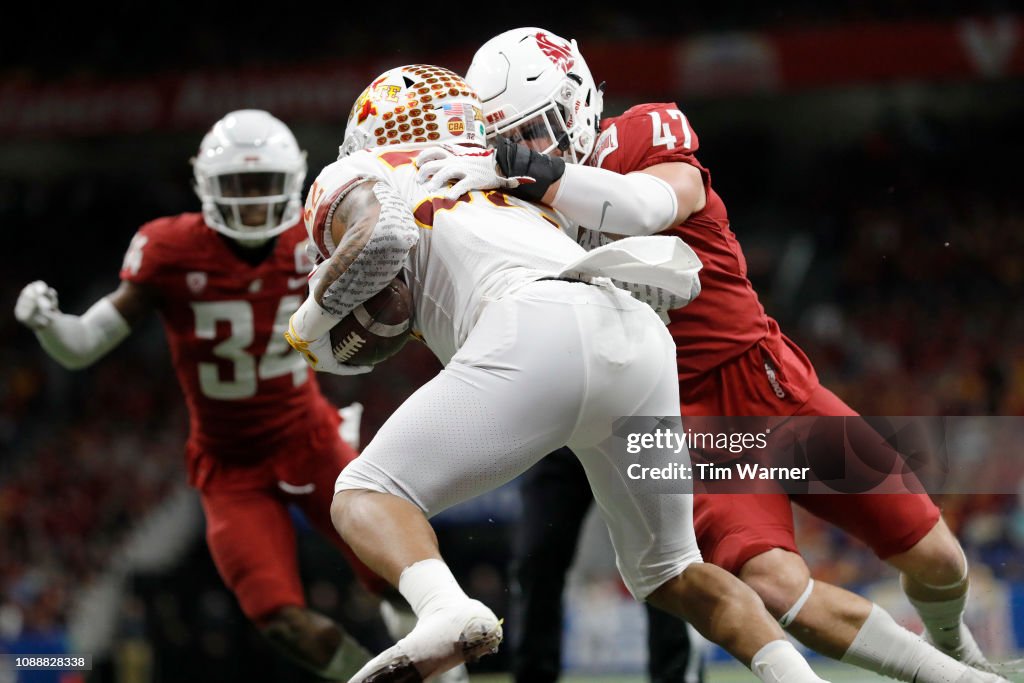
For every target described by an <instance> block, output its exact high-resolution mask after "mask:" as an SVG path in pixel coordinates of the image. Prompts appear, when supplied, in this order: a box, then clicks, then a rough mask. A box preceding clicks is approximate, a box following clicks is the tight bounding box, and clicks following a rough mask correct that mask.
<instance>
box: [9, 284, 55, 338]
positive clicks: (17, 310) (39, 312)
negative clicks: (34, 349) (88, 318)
mask: <svg viewBox="0 0 1024 683" xmlns="http://www.w3.org/2000/svg"><path fill="white" fill-rule="evenodd" d="M59 314H60V309H59V308H57V290H55V289H54V288H53V287H51V286H50V285H48V284H46V283H45V282H43V281H42V280H36V281H35V282H30V283H29V284H27V285H25V288H24V289H22V290H21V294H19V295H18V303H16V304H14V317H15V318H17V319H18V322H20V323H21V324H23V325H25V326H26V327H28V328H29V329H31V330H33V331H37V330H42V329H44V328H46V327H49V326H50V323H52V322H53V319H54V318H56V317H57V316H58V315H59Z"/></svg>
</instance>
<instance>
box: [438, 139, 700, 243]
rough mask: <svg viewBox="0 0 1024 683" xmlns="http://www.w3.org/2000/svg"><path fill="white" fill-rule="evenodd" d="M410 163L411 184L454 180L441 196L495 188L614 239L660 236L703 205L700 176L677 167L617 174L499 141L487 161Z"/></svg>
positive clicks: (458, 158)
mask: <svg viewBox="0 0 1024 683" xmlns="http://www.w3.org/2000/svg"><path fill="white" fill-rule="evenodd" d="M418 163H419V164H420V175H419V179H420V180H421V181H427V179H428V178H430V179H431V180H430V183H432V184H430V185H428V186H427V187H428V189H440V187H442V186H444V185H445V184H447V183H449V182H451V181H455V184H454V185H453V186H452V187H451V188H450V189H449V190H448V192H447V196H448V197H449V198H450V199H454V198H456V197H458V196H459V195H461V194H462V193H464V192H468V191H469V190H474V189H491V188H497V189H500V190H501V191H503V192H506V193H508V194H511V195H513V196H516V197H519V198H520V199H526V200H528V201H534V202H542V203H544V204H547V205H548V206H550V207H552V208H554V209H557V210H559V211H561V212H562V213H563V214H564V215H565V216H567V217H568V218H569V219H570V220H572V221H573V222H575V223H577V224H579V225H581V226H584V227H587V228H590V229H591V230H597V231H600V232H603V233H608V234H610V235H616V236H623V235H650V234H653V233H656V232H661V231H662V230H665V229H667V228H670V227H672V226H673V225H678V224H679V223H682V222H683V221H685V220H686V219H687V218H689V217H690V216H691V215H692V214H694V213H696V212H697V211H700V210H701V209H703V208H704V205H705V202H706V201H707V197H706V194H705V190H704V178H703V177H702V175H701V172H700V170H699V169H697V168H696V167H694V166H692V165H690V164H688V163H685V162H681V161H679V162H677V161H672V162H665V163H660V164H655V165H653V166H650V167H648V168H645V169H643V170H641V171H635V172H632V173H627V174H625V175H621V174H619V173H615V172H614V171H609V170H606V169H602V168H595V167H591V166H580V165H576V164H566V163H565V162H564V161H563V160H562V159H560V158H558V157H554V156H547V155H544V154H541V153H539V152H536V151H533V150H531V149H530V148H529V147H527V146H526V145H522V144H517V143H514V142H510V141H508V140H507V139H505V138H500V137H499V138H497V139H496V141H495V150H494V155H493V159H492V158H491V156H490V155H484V154H480V153H473V154H466V153H444V152H442V151H439V150H432V151H430V152H427V153H425V154H424V155H421V157H420V159H419V160H418ZM495 164H496V165H497V168H498V171H497V172H496V171H495V169H494V165H495Z"/></svg>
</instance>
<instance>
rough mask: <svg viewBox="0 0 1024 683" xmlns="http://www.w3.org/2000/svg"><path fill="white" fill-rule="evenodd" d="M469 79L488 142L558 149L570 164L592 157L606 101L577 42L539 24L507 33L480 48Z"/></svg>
mask: <svg viewBox="0 0 1024 683" xmlns="http://www.w3.org/2000/svg"><path fill="white" fill-rule="evenodd" d="M466 80H467V81H468V82H469V83H470V84H471V85H472V87H474V88H475V89H476V90H477V92H478V93H479V94H480V97H481V100H482V101H483V106H484V112H485V114H486V118H487V124H488V125H487V136H488V139H489V140H492V139H493V138H494V136H496V135H501V136H502V137H506V138H508V139H510V140H511V141H513V142H518V143H522V144H526V145H528V146H529V147H530V148H531V149H533V150H535V151H538V152H544V153H549V154H550V153H554V151H555V150H556V149H558V150H560V151H561V156H562V157H563V158H564V159H565V160H566V161H567V162H570V163H577V164H582V163H585V162H586V161H587V159H588V158H589V156H590V154H591V152H592V151H593V149H594V143H595V141H596V140H597V133H598V126H599V120H600V116H601V109H602V105H603V102H602V94H601V90H600V88H598V87H597V86H596V85H595V83H594V79H593V77H592V76H591V75H590V69H589V68H588V67H587V64H586V62H585V61H584V59H583V56H582V55H580V53H579V48H578V47H577V45H576V41H574V40H572V41H567V40H564V39H563V38H559V37H558V36H556V35H554V34H552V33H549V32H547V31H544V30H543V29H538V28H529V27H527V28H520V29H513V30H511V31H506V32H505V33H502V34H500V35H498V36H495V37H494V38H492V39H491V40H489V41H487V43H485V44H484V45H483V46H482V47H481V48H480V49H479V50H477V53H476V55H475V56H474V57H473V63H472V65H470V67H469V71H468V73H467V75H466Z"/></svg>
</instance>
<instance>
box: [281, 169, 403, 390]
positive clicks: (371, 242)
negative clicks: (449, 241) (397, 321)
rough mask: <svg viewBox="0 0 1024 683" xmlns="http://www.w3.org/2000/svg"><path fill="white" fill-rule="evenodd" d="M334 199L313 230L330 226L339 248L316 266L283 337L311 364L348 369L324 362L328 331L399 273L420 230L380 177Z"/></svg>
mask: <svg viewBox="0 0 1024 683" xmlns="http://www.w3.org/2000/svg"><path fill="white" fill-rule="evenodd" d="M336 201H337V202H338V204H337V206H336V207H333V210H332V211H328V212H323V215H325V216H327V217H329V218H325V219H324V220H325V222H326V223H327V224H325V225H320V226H317V225H314V226H312V229H313V231H314V232H315V231H317V230H330V233H331V237H332V240H333V242H334V244H337V245H338V247H337V248H336V249H335V250H334V253H332V254H331V255H330V257H329V258H328V259H327V260H326V261H325V262H324V263H323V264H321V265H320V267H319V268H318V269H317V272H316V274H315V275H314V280H313V282H312V283H311V286H310V294H309V296H308V297H307V298H306V300H305V301H304V302H303V303H302V305H301V306H300V307H299V310H297V311H296V312H295V314H294V315H293V316H292V318H291V321H290V323H289V330H288V333H287V334H286V335H285V337H286V338H287V339H288V343H289V344H291V345H292V346H293V347H294V348H295V349H297V350H298V351H299V352H301V353H302V354H303V356H305V358H306V360H307V361H308V362H309V363H310V365H312V366H313V368H314V369H316V370H326V371H328V372H337V373H338V374H351V373H350V372H349V371H347V370H345V368H344V366H342V367H340V368H334V367H333V365H335V364H325V360H324V358H323V356H324V352H325V351H327V353H328V355H329V349H330V343H329V339H327V335H328V332H330V330H331V328H332V327H334V326H335V325H337V324H338V322H340V321H341V319H342V318H344V317H345V316H346V315H348V314H349V313H351V312H352V311H353V310H354V309H355V308H356V307H357V306H359V305H360V304H362V303H364V302H366V301H367V300H369V299H370V298H371V297H372V296H373V295H375V294H377V293H378V292H380V291H381V290H383V289H384V288H385V287H386V286H387V285H388V284H389V283H390V282H391V281H392V280H394V279H395V277H397V276H398V274H399V273H400V272H401V270H402V265H403V264H404V262H405V259H406V256H408V254H409V251H410V250H411V249H412V248H413V247H414V246H415V245H416V242H417V241H418V240H419V229H418V228H417V227H416V223H415V221H414V220H413V217H412V212H411V211H410V210H409V207H408V206H407V205H406V204H405V202H404V201H403V200H402V198H401V197H400V196H399V195H398V193H397V192H396V191H395V190H394V189H393V188H391V187H390V186H389V185H387V184H386V183H384V182H374V181H368V182H364V183H361V184H359V185H356V186H355V187H354V188H352V189H351V190H349V191H348V192H347V193H346V194H345V195H344V196H343V197H342V198H340V199H338V200H336ZM320 213H321V212H315V215H320Z"/></svg>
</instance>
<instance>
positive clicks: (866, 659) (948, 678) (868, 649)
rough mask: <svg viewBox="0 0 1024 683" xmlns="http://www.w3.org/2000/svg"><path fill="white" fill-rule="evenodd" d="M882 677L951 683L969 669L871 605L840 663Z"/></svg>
mask: <svg viewBox="0 0 1024 683" xmlns="http://www.w3.org/2000/svg"><path fill="white" fill-rule="evenodd" d="M841 661H843V662H846V663H847V664H853V665H854V666H859V667H861V668H863V669H867V670H869V671H874V672H875V673H880V674H882V675H883V676H889V677H891V678H895V679H897V680H901V681H915V682H916V683H954V682H955V681H958V680H960V679H961V678H962V677H964V675H965V674H967V673H968V668H967V666H966V665H965V664H962V663H960V662H958V661H956V660H955V659H952V658H951V657H948V656H947V655H944V654H942V653H941V652H939V651H938V650H936V649H935V648H933V647H932V646H931V645H929V644H928V643H926V642H924V641H923V640H921V638H920V637H918V636H917V635H915V634H913V633H911V632H910V631H908V630H907V629H905V628H903V627H902V626H900V625H899V624H897V623H896V622H895V620H893V618H892V617H891V616H889V613H888V612H886V611H885V610H884V609H882V608H881V607H879V606H878V605H873V606H872V608H871V614H869V615H868V618H867V621H865V622H864V625H863V626H862V627H861V629H860V631H858V632H857V637H856V638H854V639H853V643H852V644H851V645H850V649H848V650H847V651H846V654H844V655H843V658H842V660H841Z"/></svg>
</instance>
